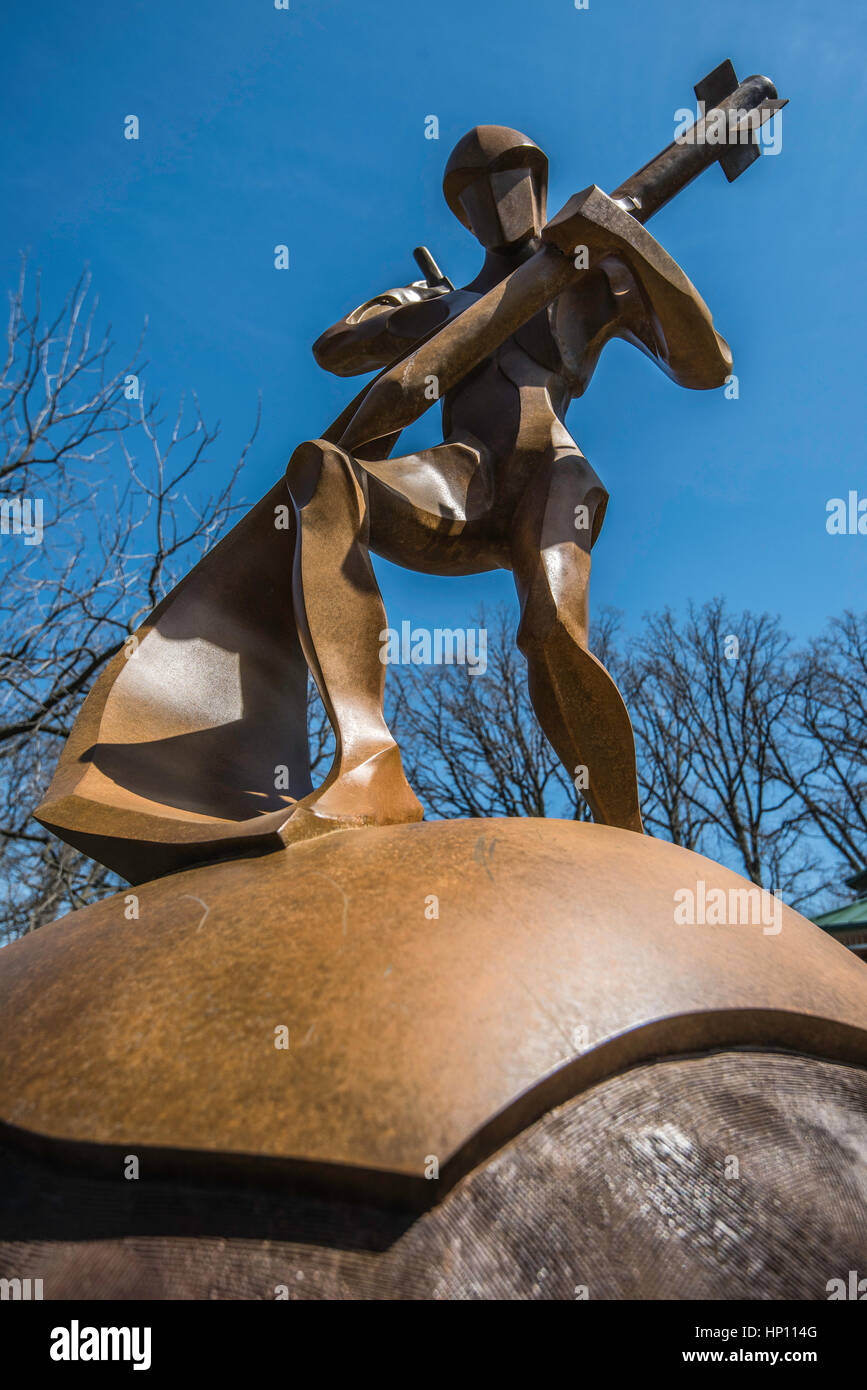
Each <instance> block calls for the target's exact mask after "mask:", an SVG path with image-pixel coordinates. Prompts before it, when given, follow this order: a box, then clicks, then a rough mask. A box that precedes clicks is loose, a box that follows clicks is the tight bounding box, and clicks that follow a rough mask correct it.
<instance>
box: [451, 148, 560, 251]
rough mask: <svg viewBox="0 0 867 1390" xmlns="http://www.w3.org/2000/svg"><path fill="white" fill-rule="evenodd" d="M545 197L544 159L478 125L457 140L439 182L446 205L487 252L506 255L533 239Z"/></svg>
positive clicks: (541, 222)
mask: <svg viewBox="0 0 867 1390" xmlns="http://www.w3.org/2000/svg"><path fill="white" fill-rule="evenodd" d="M547 191H548V159H547V156H546V155H545V154H544V152H543V151H542V150H540V149H539V146H538V145H537V144H536V143H535V142H534V141H533V140H531V139H530V138H529V136H527V135H522V134H521V132H520V131H519V130H511V129H510V128H509V127H508V126H503V125H477V126H474V127H473V129H472V130H470V131H468V132H467V134H466V135H464V136H462V138H461V139H460V140H459V141H458V143H457V144H456V145H455V147H454V149H453V150H452V152H451V154H450V155H449V160H448V163H447V165H446V171H445V175H444V176H443V193H444V194H445V199H446V202H447V203H448V205H449V207H450V208H451V210H452V212H453V213H454V214H455V217H457V218H458V220H459V221H461V222H463V224H464V226H465V227H467V228H468V229H469V231H471V232H472V233H473V235H474V236H475V237H476V238H477V239H478V240H479V241H480V242H481V243H482V245H483V246H484V247H485V249H486V250H487V251H511V250H514V249H516V248H517V247H519V246H520V245H522V244H523V243H524V242H526V241H528V240H529V239H530V237H533V236H538V235H539V233H540V232H541V230H542V227H543V226H544V223H545V198H546V195H547Z"/></svg>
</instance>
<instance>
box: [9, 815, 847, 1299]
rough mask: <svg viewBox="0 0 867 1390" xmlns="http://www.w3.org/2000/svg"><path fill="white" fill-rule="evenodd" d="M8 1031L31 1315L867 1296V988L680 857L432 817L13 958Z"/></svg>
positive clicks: (771, 909) (792, 924)
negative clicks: (442, 1301)
mask: <svg viewBox="0 0 867 1390" xmlns="http://www.w3.org/2000/svg"><path fill="white" fill-rule="evenodd" d="M690 917H691V918H692V919H693V920H692V921H691V920H690ZM696 919H697V920H696ZM720 919H721V920H720ZM0 1016H2V1020H3V1023H2V1054H3V1063H2V1069H0V1120H2V1130H0V1138H2V1141H3V1145H4V1153H5V1155H6V1167H5V1168H4V1176H3V1178H2V1180H0V1193H2V1194H5V1195H0V1205H2V1204H3V1203H4V1202H5V1204H6V1207H7V1216H6V1217H4V1219H3V1221H2V1226H0V1229H3V1230H5V1231H6V1233H7V1234H6V1237H5V1242H6V1243H5V1244H4V1245H2V1246H0V1275H8V1273H9V1271H10V1270H11V1271H12V1272H13V1273H14V1269H13V1266H14V1265H16V1264H19V1265H20V1263H21V1251H22V1249H23V1248H26V1249H27V1250H28V1251H29V1254H28V1257H27V1261H28V1268H29V1269H31V1270H32V1271H33V1274H34V1277H38V1276H39V1270H40V1269H44V1284H45V1296H46V1297H74V1296H82V1292H81V1291H82V1290H90V1294H89V1295H88V1294H87V1293H86V1292H85V1294H84V1295H83V1296H94V1297H102V1296H115V1297H124V1296H130V1297H183V1296H192V1297H207V1296H209V1294H210V1295H212V1296H218V1297H258V1298H272V1297H275V1296H280V1295H275V1292H274V1290H275V1288H277V1287H278V1286H280V1287H281V1288H282V1287H284V1286H285V1288H286V1289H287V1290H288V1291H289V1292H290V1294H291V1295H292V1296H304V1297H311V1296H312V1297H342V1296H351V1297H357V1296H363V1297H379V1296H381V1297H489V1296H492V1297H493V1296H507V1297H527V1298H530V1297H543V1298H544V1297H570V1298H571V1297H575V1296H576V1295H575V1288H576V1287H585V1286H586V1287H587V1288H588V1290H589V1296H591V1297H757V1296H758V1297H816V1298H826V1297H827V1293H826V1292H825V1283H826V1281H827V1280H828V1279H829V1278H831V1277H832V1276H833V1275H834V1274H835V1273H837V1272H842V1274H843V1275H845V1273H846V1270H847V1269H848V1268H850V1267H857V1260H856V1255H857V1250H858V1246H859V1239H860V1238H859V1236H858V1228H859V1226H860V1227H861V1228H862V1229H863V1223H864V1218H865V1215H867V1191H865V1180H864V1177H863V1162H864V1155H865V1153H867V1120H865V1113H867V1107H865V1104H864V1102H865V1099H867V1072H865V1070H864V1068H865V1067H867V972H865V970H864V966H863V964H862V963H861V962H859V961H858V960H856V959H855V958H854V957H852V956H851V955H849V954H848V953H847V952H846V951H845V950H843V948H841V947H839V946H838V945H837V944H836V943H835V942H834V941H832V940H831V939H830V938H829V937H827V936H826V935H825V934H824V933H823V932H821V931H820V930H819V929H818V928H816V927H815V926H813V924H811V923H810V922H808V921H806V919H804V918H803V917H801V916H800V915H799V914H798V913H796V912H794V911H792V910H791V909H788V908H785V907H783V906H782V904H780V903H778V902H775V900H774V899H771V898H768V897H767V895H760V894H759V893H758V891H757V890H754V889H752V888H751V885H749V884H747V883H746V882H745V881H744V880H742V879H740V878H739V877H738V876H737V875H736V874H733V873H731V872H730V871H728V870H726V869H723V868H722V867H720V866H719V865H717V864H715V863H713V862H712V861H710V860H707V859H705V858H702V857H701V856H699V855H696V854H693V853H691V852H689V851H687V850H683V849H679V848H677V847H676V846H673V845H669V844H666V843H664V842H662V841H657V840H651V839H649V838H644V837H640V836H636V835H632V834H629V833H628V832H625V831H618V830H613V829H610V828H607V827H601V826H592V825H582V824H577V823H574V822H566V821H541V820H506V821H503V820H499V821H461V822H431V823H425V824H421V825H405V826H395V827H389V828H385V829H380V830H360V831H347V832H341V833H336V834H332V835H330V836H325V837H323V838H321V839H319V840H314V841H309V842H307V843H304V844H301V845H297V846H295V847H294V848H292V849H290V850H286V851H281V852H277V853H273V854H269V855H267V856H264V857H261V858H254V859H246V860H236V861H232V862H225V863H221V864H216V865H211V866H204V867H200V868H196V869H191V870H187V871H185V872H182V873H178V874H175V875H172V876H169V877H167V878H163V879H159V880H156V881H154V882H152V883H148V884H144V885H142V886H139V887H138V888H136V889H134V890H133V889H130V890H129V891H128V892H127V893H121V894H118V895H116V896H115V897H112V898H109V899H107V900H106V901H104V902H102V903H99V904H97V905H95V906H93V907H90V908H86V909H84V910H82V911H80V912H77V913H75V914H73V915H72V916H71V917H68V918H66V919H64V920H63V921H61V922H58V923H56V924H53V925H52V926H50V927H45V928H43V929H41V930H40V931H39V932H37V933H35V934H34V935H33V936H31V937H28V938H26V939H24V940H22V941H20V942H17V943H14V944H13V945H11V946H10V947H8V948H6V949H5V950H4V951H2V952H0ZM792 1054H794V1055H792ZM859 1164H860V1165H861V1166H860V1167H859ZM859 1173H860V1176H859ZM136 1175H137V1176H136ZM771 1192H772V1194H773V1197H772V1200H771V1199H770V1196H769V1194H770V1193H771ZM793 1223H794V1224H793ZM123 1239H126V1242H127V1243H126V1245H125V1246H124V1250H125V1252H126V1254H125V1257H124V1259H123V1260H120V1259H119V1258H118V1256H117V1248H118V1243H119V1242H120V1241H121V1240H123ZM130 1240H132V1242H133V1247H130V1245H129V1242H130ZM22 1242H23V1245H22ZM217 1242H219V1244H217ZM131 1248H134V1251H135V1256H134V1258H133V1257H132V1256H131V1254H130V1251H131ZM811 1249H814V1250H815V1260H814V1261H812V1263H811V1256H810V1251H811ZM763 1251H764V1252H765V1253H763ZM546 1252H547V1253H546ZM847 1260H852V1261H856V1263H855V1264H851V1263H850V1264H846V1261H847ZM838 1264H840V1265H841V1270H840V1271H837V1265H838ZM281 1270H283V1271H284V1273H285V1274H286V1277H285V1278H282V1277H278V1275H279V1274H280V1272H281ZM287 1271H288V1272H287ZM540 1271H541V1272H540ZM769 1271H775V1272H770V1273H769ZM769 1280H770V1283H769V1282H768V1281H769ZM762 1281H764V1282H762ZM774 1281H776V1284H775V1282H774Z"/></svg>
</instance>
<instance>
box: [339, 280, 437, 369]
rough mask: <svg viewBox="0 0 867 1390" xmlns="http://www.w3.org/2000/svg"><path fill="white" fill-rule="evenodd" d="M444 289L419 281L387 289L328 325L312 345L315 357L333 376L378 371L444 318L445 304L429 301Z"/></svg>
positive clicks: (403, 352)
mask: <svg viewBox="0 0 867 1390" xmlns="http://www.w3.org/2000/svg"><path fill="white" fill-rule="evenodd" d="M445 293H447V290H446V289H445V288H444V287H443V288H441V287H439V286H436V287H432V286H430V285H428V284H426V283H425V281H423V280H420V281H416V282H415V283H413V284H411V285H401V286H399V287H398V288H396V289H391V290H386V291H385V292H384V293H383V294H379V295H376V296H375V297H374V298H373V299H368V300H366V301H365V303H364V304H360V305H359V306H358V308H357V309H353V311H352V313H351V314H347V315H346V317H345V318H342V319H338V321H337V323H335V324H332V326H331V327H330V328H327V329H326V330H325V332H324V333H323V334H322V335H321V336H320V337H319V338H317V339H316V342H315V343H314V344H313V356H314V357H315V358H316V361H317V363H318V364H319V366H320V367H322V368H323V369H324V370H325V371H327V372H333V373H334V375H335V376H357V375H359V374H360V373H362V372H374V371H379V370H380V369H381V368H382V367H387V366H388V365H389V363H391V362H394V361H395V360H396V359H397V358H399V357H402V356H403V355H404V354H405V353H406V352H407V350H408V349H409V348H411V347H412V345H413V344H414V343H416V342H417V341H418V340H419V339H420V338H422V337H423V336H424V335H425V334H426V333H429V332H430V331H431V329H433V328H435V327H437V325H438V324H439V323H440V322H442V321H444V320H445V319H446V318H447V317H448V311H447V310H446V308H445V306H439V305H437V306H431V305H430V301H431V300H435V299H439V298H440V297H441V296H442V295H443V294H445Z"/></svg>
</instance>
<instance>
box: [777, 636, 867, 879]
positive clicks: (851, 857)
mask: <svg viewBox="0 0 867 1390" xmlns="http://www.w3.org/2000/svg"><path fill="white" fill-rule="evenodd" d="M784 724H785V730H786V734H787V738H786V739H785V740H779V741H778V742H777V743H776V745H775V750H774V751H775V754H776V758H777V762H778V764H779V767H780V772H781V776H782V778H783V779H784V781H785V783H786V785H787V786H788V787H789V788H790V789H791V791H792V792H793V794H794V796H795V799H796V801H797V802H798V803H799V804H800V807H801V820H802V822H803V823H804V824H805V825H806V826H807V828H808V829H810V830H812V831H814V832H816V833H818V835H819V836H820V837H822V839H824V841H825V842H826V843H827V844H828V845H829V846H830V847H831V849H832V850H833V851H834V854H835V855H836V856H837V858H838V862H840V861H842V864H843V865H845V866H846V868H847V869H848V870H849V871H850V872H851V873H852V874H855V873H858V872H860V871H863V869H864V867H865V865H867V612H865V613H861V614H856V613H853V612H846V613H844V615H843V616H842V617H841V618H834V619H832V620H831V622H830V624H829V627H828V630H827V631H826V632H825V633H824V634H823V635H822V636H821V637H819V638H817V639H816V640H815V641H813V642H812V643H811V644H810V646H809V647H808V648H807V650H806V651H804V652H803V653H801V654H800V656H799V659H798V663H797V668H796V678H795V681H794V682H793V688H792V692H791V698H790V702H789V706H788V708H787V710H786V714H785V719H784ZM828 886H829V887H831V886H832V884H831V883H829V884H828Z"/></svg>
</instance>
